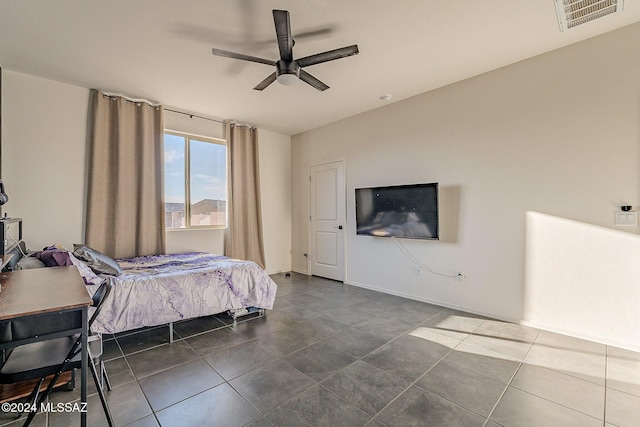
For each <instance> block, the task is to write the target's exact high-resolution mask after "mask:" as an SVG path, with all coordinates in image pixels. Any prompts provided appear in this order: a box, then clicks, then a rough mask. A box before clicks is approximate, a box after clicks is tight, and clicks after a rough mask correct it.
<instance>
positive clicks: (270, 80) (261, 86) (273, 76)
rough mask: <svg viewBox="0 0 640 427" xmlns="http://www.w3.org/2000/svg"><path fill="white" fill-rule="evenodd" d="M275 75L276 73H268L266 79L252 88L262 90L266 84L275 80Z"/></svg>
mask: <svg viewBox="0 0 640 427" xmlns="http://www.w3.org/2000/svg"><path fill="white" fill-rule="evenodd" d="M276 77H277V76H276V73H275V72H273V74H270V75H269V76H268V77H267V78H266V79H264V80H263V81H261V82H260V83H258V84H257V85H256V87H254V88H253V89H255V90H264V89H265V88H266V87H267V86H269V85H270V84H271V83H273V82H275V81H276Z"/></svg>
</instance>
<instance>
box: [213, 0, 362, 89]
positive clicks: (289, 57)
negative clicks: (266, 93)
mask: <svg viewBox="0 0 640 427" xmlns="http://www.w3.org/2000/svg"><path fill="white" fill-rule="evenodd" d="M273 22H274V23H275V26H276V36H277V40H278V48H279V49H280V59H279V60H277V61H272V60H270V59H264V58H258V57H256V56H250V55H244V54H242V53H236V52H229V51H227V50H222V49H216V48H213V49H212V53H213V54H214V55H216V56H224V57H227V58H234V59H241V60H243V61H251V62H257V63H260V64H266V65H271V66H275V67H276V71H274V72H273V73H272V74H270V75H269V76H268V77H267V78H266V79H264V80H263V81H261V82H260V83H258V84H257V85H256V87H254V89H255V90H264V89H265V88H266V87H267V86H269V85H270V84H271V83H273V82H274V81H276V80H277V81H278V82H279V83H281V84H283V85H286V86H290V85H293V84H295V83H296V81H297V80H298V79H300V80H302V81H303V82H305V83H308V84H310V85H311V86H313V87H314V88H316V89H318V90H319V91H323V90H327V89H329V86H327V85H326V84H324V83H323V82H321V81H320V80H318V79H317V78H315V77H313V76H312V75H311V74H309V73H307V72H306V71H305V70H303V68H304V67H309V66H311V65H315V64H320V63H322V62H327V61H333V60H335V59H340V58H345V57H347V56H352V55H357V54H358V45H355V44H354V45H351V46H346V47H342V48H340V49H334V50H329V51H326V52H322V53H317V54H315V55H310V56H305V57H304V58H300V59H293V46H294V44H295V41H294V40H293V38H292V36H291V20H290V18H289V12H288V11H286V10H274V11H273Z"/></svg>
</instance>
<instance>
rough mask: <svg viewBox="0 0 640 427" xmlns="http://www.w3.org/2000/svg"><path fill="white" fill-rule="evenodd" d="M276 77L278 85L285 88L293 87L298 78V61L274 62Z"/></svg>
mask: <svg viewBox="0 0 640 427" xmlns="http://www.w3.org/2000/svg"><path fill="white" fill-rule="evenodd" d="M276 76H277V77H276V78H277V80H278V83H281V84H283V85H286V86H291V85H294V84H295V83H296V80H297V79H298V78H299V77H300V66H299V65H298V61H295V60H294V61H285V60H283V59H280V60H279V61H278V62H276Z"/></svg>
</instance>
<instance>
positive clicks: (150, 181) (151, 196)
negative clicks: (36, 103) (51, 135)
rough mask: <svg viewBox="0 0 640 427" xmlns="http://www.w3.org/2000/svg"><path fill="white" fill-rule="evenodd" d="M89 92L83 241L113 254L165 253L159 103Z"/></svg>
mask: <svg viewBox="0 0 640 427" xmlns="http://www.w3.org/2000/svg"><path fill="white" fill-rule="evenodd" d="M91 92H92V93H91V95H92V101H91V111H90V117H89V138H90V148H89V173H88V175H89V176H88V190H87V193H88V194H87V214H86V233H85V242H86V244H87V245H88V246H91V247H93V248H95V249H97V250H98V251H101V252H103V253H105V254H107V255H109V256H111V257H114V258H126V257H132V256H141V255H151V254H159V253H164V252H165V234H164V233H165V231H164V173H163V132H164V125H163V111H162V107H161V106H152V105H150V104H148V103H147V102H137V101H131V100H128V99H126V98H123V97H121V96H111V95H105V94H104V93H102V92H100V91H96V90H92V91H91Z"/></svg>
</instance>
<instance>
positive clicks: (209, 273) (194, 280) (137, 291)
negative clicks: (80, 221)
mask: <svg viewBox="0 0 640 427" xmlns="http://www.w3.org/2000/svg"><path fill="white" fill-rule="evenodd" d="M30 258H37V260H39V261H41V262H42V263H43V264H44V265H45V266H56V265H71V264H73V265H76V266H77V267H78V269H79V271H80V274H81V275H82V277H83V279H84V281H85V283H86V284H87V290H88V291H89V293H91V294H93V292H95V290H96V289H97V288H98V286H99V285H100V283H101V282H102V281H103V280H108V281H110V282H111V284H112V285H113V286H112V289H111V293H110V294H109V297H108V298H107V300H106V301H105V303H104V305H103V308H102V311H101V312H100V314H99V315H98V317H97V318H96V320H95V322H94V324H93V327H92V329H93V330H94V331H95V332H100V333H108V334H114V333H118V332H124V331H129V330H133V329H139V328H143V327H150V326H158V325H169V331H170V340H171V341H173V323H174V322H177V321H180V320H186V319H191V318H196V317H202V316H209V315H213V314H218V313H225V312H230V314H231V315H232V316H233V317H234V319H235V316H237V315H239V314H245V313H250V312H254V311H258V312H259V313H264V310H270V309H272V308H273V303H274V301H275V297H276V291H277V285H276V284H275V282H273V280H272V279H271V278H270V277H269V276H268V275H267V273H266V272H265V271H264V270H263V269H262V268H260V266H258V265H257V264H256V263H254V262H251V261H244V260H238V259H232V258H228V257H225V256H221V255H215V254H210V253H205V252H187V253H180V254H169V255H152V256H144V257H135V258H127V259H118V260H112V259H111V258H109V257H106V256H105V255H103V254H101V253H100V252H97V251H95V250H93V249H91V248H89V247H86V246H83V245H75V246H74V251H73V253H71V252H69V251H67V250H66V249H64V248H60V247H58V246H52V247H48V248H45V249H44V250H43V251H39V252H36V253H33V254H32V255H31V257H30ZM25 261H29V260H25ZM32 261H33V260H32ZM18 268H19V267H18ZM29 268H32V267H29Z"/></svg>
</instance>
